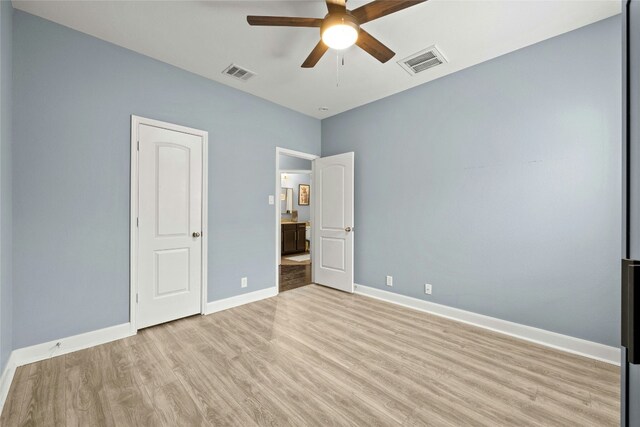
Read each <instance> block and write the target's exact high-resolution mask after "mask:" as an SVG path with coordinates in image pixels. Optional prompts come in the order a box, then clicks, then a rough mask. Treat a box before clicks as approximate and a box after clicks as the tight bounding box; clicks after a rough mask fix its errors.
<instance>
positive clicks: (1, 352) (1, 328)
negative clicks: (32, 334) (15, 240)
mask: <svg viewBox="0 0 640 427" xmlns="http://www.w3.org/2000/svg"><path fill="white" fill-rule="evenodd" d="M12 18H13V7H12V6H11V3H10V2H9V1H1V2H0V373H1V372H3V370H4V367H5V366H6V363H7V360H8V358H9V354H10V353H11V350H12V344H11V341H12V293H13V289H12V286H13V284H12V280H11V270H12V266H11V259H12V248H11V233H12V230H11V210H12V205H11V163H12V161H11V139H12V130H11V124H12V109H11V107H12V105H11V101H12V98H11V96H12V51H13V43H12V31H13V30H12V24H13V19H12Z"/></svg>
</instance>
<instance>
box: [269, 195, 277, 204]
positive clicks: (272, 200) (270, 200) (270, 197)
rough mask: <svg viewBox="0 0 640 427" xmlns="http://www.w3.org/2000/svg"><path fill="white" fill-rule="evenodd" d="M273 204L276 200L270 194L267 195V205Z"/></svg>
mask: <svg viewBox="0 0 640 427" xmlns="http://www.w3.org/2000/svg"><path fill="white" fill-rule="evenodd" d="M275 202H276V198H275V197H274V196H272V195H271V194H270V195H269V204H270V205H273V204H275Z"/></svg>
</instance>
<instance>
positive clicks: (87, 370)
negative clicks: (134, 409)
mask: <svg viewBox="0 0 640 427" xmlns="http://www.w3.org/2000/svg"><path fill="white" fill-rule="evenodd" d="M62 357H64V361H65V372H66V378H65V401H66V402H65V403H66V424H67V425H68V426H78V427H79V426H108V427H111V426H115V425H116V424H115V422H114V419H113V412H112V410H111V406H110V403H109V399H108V397H107V394H106V392H105V389H104V363H103V361H102V360H101V357H100V352H99V350H98V349H97V348H96V347H93V348H89V349H86V350H82V351H78V352H75V353H69V354H67V355H65V356H62ZM39 363H42V362H39Z"/></svg>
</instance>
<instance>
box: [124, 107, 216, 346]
mask: <svg viewBox="0 0 640 427" xmlns="http://www.w3.org/2000/svg"><path fill="white" fill-rule="evenodd" d="M141 124H144V125H149V126H154V127H158V128H162V129H167V130H172V131H176V132H181V133H188V134H191V135H196V136H199V137H201V138H202V239H201V241H202V283H201V285H202V290H201V294H200V313H201V314H205V313H206V306H207V259H208V257H207V248H208V236H209V233H208V226H207V211H208V202H207V197H208V190H207V187H208V185H207V183H208V181H209V180H208V176H209V157H208V154H207V153H208V151H209V150H208V148H209V147H208V145H209V144H208V140H209V133H208V132H207V131H203V130H198V129H192V128H188V127H185V126H180V125H175V124H172V123H166V122H161V121H158V120H153V119H147V118H144V117H140V116H134V115H132V116H131V199H130V207H131V216H130V225H129V229H130V245H129V251H130V254H129V283H130V285H129V288H130V290H131V294H130V297H129V310H130V311H129V322H130V323H131V333H132V334H135V333H137V332H138V326H137V318H136V309H137V301H136V299H137V298H136V295H137V293H138V200H139V198H138V185H139V183H138V154H139V151H138V126H139V125H141Z"/></svg>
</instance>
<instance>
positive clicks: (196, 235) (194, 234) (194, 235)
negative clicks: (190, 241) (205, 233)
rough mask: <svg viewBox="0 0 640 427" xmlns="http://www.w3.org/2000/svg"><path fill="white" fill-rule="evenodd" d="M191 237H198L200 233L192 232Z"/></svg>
mask: <svg viewBox="0 0 640 427" xmlns="http://www.w3.org/2000/svg"><path fill="white" fill-rule="evenodd" d="M192 236H193V237H200V233H199V232H197V231H194V232H193V234H192Z"/></svg>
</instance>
